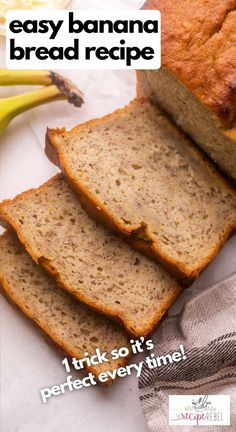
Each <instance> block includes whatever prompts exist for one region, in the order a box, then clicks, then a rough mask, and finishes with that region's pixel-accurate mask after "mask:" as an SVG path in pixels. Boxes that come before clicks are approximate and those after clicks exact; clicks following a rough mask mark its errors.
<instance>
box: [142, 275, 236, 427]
mask: <svg viewBox="0 0 236 432" xmlns="http://www.w3.org/2000/svg"><path fill="white" fill-rule="evenodd" d="M152 339H153V342H154V345H155V346H154V349H153V351H152V352H153V353H154V354H155V355H156V356H162V355H165V354H167V353H171V352H174V351H176V350H179V345H180V344H182V345H183V347H184V350H185V355H186V359H185V360H181V362H178V363H171V364H170V363H169V364H167V365H162V366H160V367H157V368H154V369H149V368H148V366H147V364H144V366H143V369H142V374H141V377H140V379H139V396H140V401H141V404H142V408H143V411H144V415H145V418H146V420H147V425H148V427H149V430H150V431H151V432H169V431H170V432H182V431H184V432H191V431H194V430H199V431H202V432H235V431H236V274H233V275H231V276H230V277H229V278H227V279H226V280H224V281H221V282H219V283H218V284H216V285H214V286H212V287H209V288H207V289H205V290H204V291H201V292H200V293H195V295H194V296H193V297H192V298H191V299H190V300H189V301H188V302H187V303H186V304H185V305H184V307H183V310H182V312H181V313H180V314H179V315H177V316H175V317H171V318H166V319H165V320H163V321H162V323H161V325H160V327H159V328H158V330H157V331H156V333H155V334H154V336H153V338H152ZM194 394H201V395H203V394H219V395H220V394H222V395H224V394H225V395H230V396H231V426H198V427H197V426H170V425H169V424H168V422H169V412H168V409H169V407H168V400H169V395H194Z"/></svg>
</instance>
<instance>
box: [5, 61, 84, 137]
mask: <svg viewBox="0 0 236 432" xmlns="http://www.w3.org/2000/svg"><path fill="white" fill-rule="evenodd" d="M10 85H43V86H45V87H42V88H40V89H37V90H33V91H31V92H29V93H23V94H20V95H17V96H12V97H8V98H2V99H0V136H1V135H2V134H3V132H4V131H5V129H6V128H7V126H8V124H9V123H10V121H11V120H12V119H13V118H14V117H16V116H17V115H19V114H21V113H23V112H24V111H27V110H29V109H31V108H34V107H36V106H38V105H42V104H45V103H48V102H53V101H57V100H62V99H65V100H68V102H70V103H72V104H73V105H75V106H77V107H80V106H81V105H82V103H83V93H82V92H81V91H80V90H79V89H78V87H76V86H75V85H74V84H73V83H72V82H71V81H70V80H68V79H66V78H64V77H63V76H61V75H59V74H57V73H55V72H51V71H18V70H16V71H12V70H6V69H0V86H10Z"/></svg>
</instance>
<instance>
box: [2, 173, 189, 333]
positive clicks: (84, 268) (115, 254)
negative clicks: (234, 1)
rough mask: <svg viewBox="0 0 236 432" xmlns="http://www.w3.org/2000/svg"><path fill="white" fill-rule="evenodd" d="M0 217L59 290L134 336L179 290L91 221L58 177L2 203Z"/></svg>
mask: <svg viewBox="0 0 236 432" xmlns="http://www.w3.org/2000/svg"><path fill="white" fill-rule="evenodd" d="M2 216H3V217H4V218H5V220H6V221H7V222H8V223H9V224H10V225H12V227H13V228H14V229H15V231H16V233H17V234H18V236H19V238H20V240H21V242H22V243H23V244H24V245H25V247H26V249H27V251H28V252H29V253H30V254H31V256H32V257H33V259H34V260H35V261H36V262H39V263H40V264H41V265H42V266H43V267H44V268H45V269H46V271H48V272H49V273H50V274H52V275H53V276H54V277H55V279H56V280H57V282H58V283H59V284H60V285H61V286H62V287H63V288H65V289H66V290H68V291H69V292H70V293H72V294H73V295H74V296H76V297H77V299H78V300H80V301H82V302H84V303H86V304H87V305H89V306H91V307H93V308H95V309H96V310H97V311H98V312H101V313H104V314H106V315H109V316H111V317H114V318H115V319H117V320H119V322H121V323H123V324H124V326H125V327H126V328H127V330H128V331H129V332H130V333H131V334H133V335H135V336H145V335H147V334H148V333H150V332H151V331H152V330H153V329H154V327H155V325H156V324H157V322H158V321H159V320H160V319H161V317H162V316H163V314H164V313H165V312H166V310H167V309H168V307H169V306H170V305H171V304H172V303H173V301H174V300H175V299H176V297H177V296H178V295H179V293H180V291H181V288H180V286H179V284H178V283H177V282H176V280H175V279H173V278H172V277H171V276H170V275H169V274H168V272H167V271H166V270H165V269H164V268H163V267H162V266H161V265H157V264H156V263H155V262H154V261H152V260H150V259H148V258H146V257H145V256H143V255H142V254H140V253H139V252H135V251H134V250H133V249H132V248H131V247H130V246H128V245H127V244H126V243H125V242H124V240H123V239H122V238H119V237H117V235H116V234H113V233H112V231H111V230H108V229H106V228H103V227H102V226H101V225H100V224H98V223H96V222H95V221H94V220H92V219H90V218H89V217H88V216H87V214H86V212H85V211H84V210H83V209H82V208H81V206H80V204H79V202H78V200H77V198H76V196H75V195H74V193H73V192H72V191H71V189H70V187H69V186H68V184H67V182H66V181H65V179H64V178H62V177H60V176H56V178H54V179H52V180H51V181H49V182H48V183H46V184H45V185H43V186H42V187H41V188H39V189H35V190H31V191H28V192H26V193H23V194H22V195H20V196H19V197H17V198H16V199H15V200H13V201H9V202H6V203H5V204H4V203H3V205H2Z"/></svg>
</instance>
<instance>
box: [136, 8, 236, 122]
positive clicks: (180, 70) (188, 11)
mask: <svg viewBox="0 0 236 432" xmlns="http://www.w3.org/2000/svg"><path fill="white" fill-rule="evenodd" d="M142 9H158V10H160V11H161V15H162V66H163V67H164V68H166V69H168V70H170V71H171V72H173V73H174V74H175V76H176V77H177V78H178V79H180V80H181V81H182V82H183V83H184V84H185V85H186V86H187V87H188V88H189V89H190V90H191V91H192V92H193V93H194V94H195V95H196V96H197V97H198V98H199V99H200V100H201V101H202V103H203V104H205V105H206V106H207V107H208V108H210V109H211V110H212V111H213V112H214V113H215V115H216V118H217V119H218V122H219V123H220V125H221V126H223V127H225V128H226V129H228V128H232V127H235V126H236V124H235V123H236V0H223V1H222V0H198V1H196V0H176V1H175V2H173V0H148V1H147V2H146V3H145V4H144V6H143V7H142Z"/></svg>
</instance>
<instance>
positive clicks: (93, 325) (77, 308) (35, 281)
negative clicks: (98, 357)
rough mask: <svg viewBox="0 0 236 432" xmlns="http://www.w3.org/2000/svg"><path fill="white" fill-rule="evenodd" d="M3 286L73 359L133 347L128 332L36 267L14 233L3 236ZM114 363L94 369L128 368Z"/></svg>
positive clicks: (0, 281) (0, 262) (0, 277)
mask: <svg viewBox="0 0 236 432" xmlns="http://www.w3.org/2000/svg"><path fill="white" fill-rule="evenodd" d="M0 284H1V285H2V289H3V292H4V294H5V295H6V297H7V298H8V299H9V300H10V301H11V302H12V303H14V304H15V305H16V306H17V307H18V308H19V309H20V310H21V311H22V312H23V313H24V314H25V315H26V316H28V317H29V318H30V319H31V320H32V321H34V322H35V323H36V324H37V326H38V327H39V328H40V329H41V330H42V331H43V332H44V333H45V334H46V335H47V336H49V337H50V338H51V339H52V341H53V342H54V343H55V344H56V345H58V346H60V347H61V349H62V350H63V351H64V352H65V354H67V355H68V356H70V357H76V358H78V359H80V358H83V357H84V354H85V352H87V353H88V354H89V355H93V354H95V352H96V348H99V349H100V350H101V352H107V353H110V352H111V350H113V349H118V348H120V347H122V346H126V347H129V340H128V337H127V336H126V334H125V333H124V331H123V330H122V329H121V328H120V327H119V326H117V325H115V324H114V323H112V322H110V320H108V319H107V318H105V317H102V316H101V315H99V314H97V313H96V312H94V311H92V310H91V309H89V308H87V307H86V306H85V305H83V304H80V303H79V302H78V301H77V300H76V299H74V298H73V297H72V296H71V295H70V294H68V293H66V292H65V291H64V290H62V289H61V288H59V287H57V286H56V285H55V283H54V281H53V280H52V279H51V278H50V277H48V276H47V275H46V274H45V273H44V271H43V270H42V269H41V268H40V267H39V266H38V265H36V264H35V263H34V262H33V260H32V259H31V258H30V256H29V255H28V254H27V253H26V251H25V249H24V248H23V246H22V245H21V244H20V242H19V241H18V239H17V237H16V236H15V235H14V234H10V233H6V234H4V235H3V236H1V237H0ZM126 361H127V359H126V360H124V359H119V360H112V359H110V360H109V362H106V363H102V364H100V365H97V366H92V367H91V369H90V368H88V370H91V371H92V372H93V373H94V374H95V376H96V378H97V376H98V375H99V373H100V372H104V371H108V370H114V369H115V368H117V367H119V366H122V365H124V363H125V362H126Z"/></svg>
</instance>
